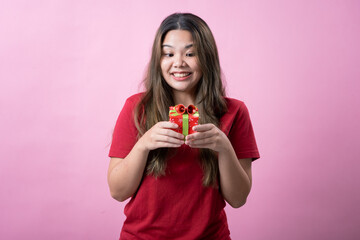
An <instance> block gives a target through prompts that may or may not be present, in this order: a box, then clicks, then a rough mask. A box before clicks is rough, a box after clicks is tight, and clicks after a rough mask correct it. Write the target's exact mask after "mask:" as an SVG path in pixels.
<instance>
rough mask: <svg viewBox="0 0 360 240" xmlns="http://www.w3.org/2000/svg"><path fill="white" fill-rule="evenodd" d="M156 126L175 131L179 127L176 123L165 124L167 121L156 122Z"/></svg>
mask: <svg viewBox="0 0 360 240" xmlns="http://www.w3.org/2000/svg"><path fill="white" fill-rule="evenodd" d="M158 126H159V127H160V128H171V129H176V128H178V127H179V125H177V124H176V123H172V122H167V121H162V122H158Z"/></svg>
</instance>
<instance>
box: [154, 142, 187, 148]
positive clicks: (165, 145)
mask: <svg viewBox="0 0 360 240" xmlns="http://www.w3.org/2000/svg"><path fill="white" fill-rule="evenodd" d="M181 145H182V144H175V143H169V142H157V144H156V148H178V147H181Z"/></svg>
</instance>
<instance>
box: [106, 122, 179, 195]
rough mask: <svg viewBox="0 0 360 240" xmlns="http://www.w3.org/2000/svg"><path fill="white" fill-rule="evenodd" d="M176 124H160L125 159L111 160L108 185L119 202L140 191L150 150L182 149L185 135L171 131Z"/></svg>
mask: <svg viewBox="0 0 360 240" xmlns="http://www.w3.org/2000/svg"><path fill="white" fill-rule="evenodd" d="M177 127H178V125H177V124H175V123H170V122H159V123H157V124H155V125H154V126H153V127H152V128H151V129H149V130H148V131H147V132H146V133H145V134H144V135H143V136H142V137H141V138H140V139H139V140H138V141H137V143H136V144H135V145H134V147H133V148H132V150H131V151H130V153H129V154H128V155H127V156H126V157H125V158H123V159H122V158H111V160H110V164H109V169H108V185H109V189H110V193H111V196H112V197H113V198H115V199H116V200H118V201H124V200H126V199H128V198H129V197H131V196H132V195H133V194H134V193H135V191H136V190H137V189H138V187H139V184H140V181H141V178H142V176H143V174H144V169H145V166H146V162H147V157H148V155H149V152H150V150H153V149H156V148H161V147H180V146H181V145H182V144H183V143H184V135H182V134H180V133H177V132H175V131H173V130H171V129H176V128H177Z"/></svg>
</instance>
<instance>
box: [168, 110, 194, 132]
mask: <svg viewBox="0 0 360 240" xmlns="http://www.w3.org/2000/svg"><path fill="white" fill-rule="evenodd" d="M169 121H170V122H172V123H176V124H177V125H179V127H178V128H177V129H175V131H176V132H178V133H182V134H183V135H184V136H187V135H189V134H191V133H194V130H192V128H193V126H195V125H198V124H199V112H198V109H197V107H195V106H194V105H189V106H188V107H185V106H184V105H182V104H179V105H176V106H171V107H170V111H169Z"/></svg>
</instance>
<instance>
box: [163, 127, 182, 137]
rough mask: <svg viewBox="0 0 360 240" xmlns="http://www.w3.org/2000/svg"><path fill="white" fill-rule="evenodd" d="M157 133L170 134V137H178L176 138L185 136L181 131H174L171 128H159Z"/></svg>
mask: <svg viewBox="0 0 360 240" xmlns="http://www.w3.org/2000/svg"><path fill="white" fill-rule="evenodd" d="M159 134H161V135H165V136H171V137H174V138H178V139H184V138H185V136H184V135H182V134H181V133H178V132H175V131H174V130H171V129H160V131H159Z"/></svg>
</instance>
